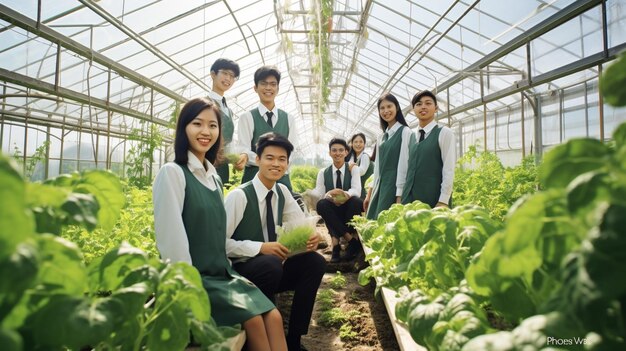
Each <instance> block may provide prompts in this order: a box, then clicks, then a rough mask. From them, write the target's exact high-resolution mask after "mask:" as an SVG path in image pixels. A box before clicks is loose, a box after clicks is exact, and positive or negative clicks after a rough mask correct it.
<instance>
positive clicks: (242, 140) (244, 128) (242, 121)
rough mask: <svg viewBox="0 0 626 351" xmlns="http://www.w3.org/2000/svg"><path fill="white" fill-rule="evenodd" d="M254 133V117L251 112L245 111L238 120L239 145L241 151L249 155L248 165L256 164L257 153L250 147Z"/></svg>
mask: <svg viewBox="0 0 626 351" xmlns="http://www.w3.org/2000/svg"><path fill="white" fill-rule="evenodd" d="M253 133H254V119H253V117H252V114H251V113H250V112H245V113H244V114H242V115H241V116H239V121H238V122H237V143H238V144H237V145H238V146H239V152H240V153H242V154H243V153H245V154H247V155H248V163H247V164H248V165H252V166H256V153H254V152H253V151H252V150H251V149H250V144H251V143H252V134H253Z"/></svg>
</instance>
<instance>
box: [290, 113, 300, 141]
mask: <svg viewBox="0 0 626 351" xmlns="http://www.w3.org/2000/svg"><path fill="white" fill-rule="evenodd" d="M287 121H288V123H289V138H287V139H289V142H291V144H292V145H293V147H294V149H296V150H297V149H298V148H299V145H300V140H299V139H298V123H297V122H296V118H295V117H293V116H292V115H290V114H287Z"/></svg>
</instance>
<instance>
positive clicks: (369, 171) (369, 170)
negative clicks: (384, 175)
mask: <svg viewBox="0 0 626 351" xmlns="http://www.w3.org/2000/svg"><path fill="white" fill-rule="evenodd" d="M363 155H365V154H361V156H359V160H358V161H357V164H356V165H357V166H361V157H369V156H368V155H365V156H363ZM373 173H374V162H372V161H370V164H369V166H367V170H366V171H365V174H362V175H361V200H365V196H366V195H367V191H365V182H366V181H367V179H368V178H369V177H370V176H371V175H372V174H373Z"/></svg>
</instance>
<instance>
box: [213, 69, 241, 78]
mask: <svg viewBox="0 0 626 351" xmlns="http://www.w3.org/2000/svg"><path fill="white" fill-rule="evenodd" d="M217 73H219V74H221V75H223V76H226V77H228V78H230V79H233V80H237V79H239V77H236V76H235V73H234V72H232V71H225V70H223V69H220V70H218V71H217Z"/></svg>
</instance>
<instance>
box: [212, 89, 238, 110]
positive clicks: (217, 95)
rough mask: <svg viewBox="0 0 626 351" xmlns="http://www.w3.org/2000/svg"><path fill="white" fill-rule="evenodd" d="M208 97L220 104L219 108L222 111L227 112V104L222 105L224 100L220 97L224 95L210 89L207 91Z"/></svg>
mask: <svg viewBox="0 0 626 351" xmlns="http://www.w3.org/2000/svg"><path fill="white" fill-rule="evenodd" d="M209 97H210V98H211V99H213V100H215V101H217V102H218V103H219V104H220V109H221V110H222V111H226V112H227V113H228V106H226V105H224V101H222V98H223V97H224V96H223V95H220V94H218V93H216V92H214V91H213V90H211V91H209ZM229 116H230V115H229ZM230 117H234V116H230Z"/></svg>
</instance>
